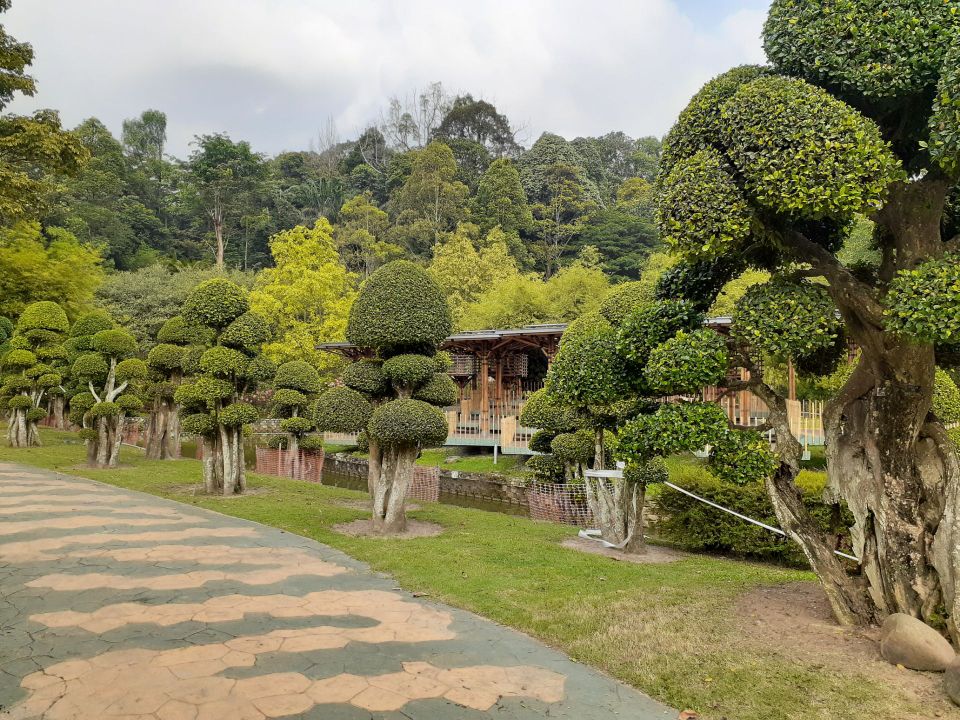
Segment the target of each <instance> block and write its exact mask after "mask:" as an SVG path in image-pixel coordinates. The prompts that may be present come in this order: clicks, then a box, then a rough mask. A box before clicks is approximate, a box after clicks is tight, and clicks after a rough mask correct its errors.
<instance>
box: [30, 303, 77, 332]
mask: <svg viewBox="0 0 960 720" xmlns="http://www.w3.org/2000/svg"><path fill="white" fill-rule="evenodd" d="M69 329H70V321H69V320H67V314H66V313H65V312H64V311H63V308H62V307H60V306H59V305H58V304H57V303H55V302H51V301H49V300H42V301H40V302H35V303H33V304H32V305H28V306H27V307H26V308H25V309H24V311H23V313H21V315H20V318H19V319H18V320H17V330H18V331H19V332H27V331H28V330H52V331H54V332H57V333H65V332H67V330H69Z"/></svg>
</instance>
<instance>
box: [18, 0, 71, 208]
mask: <svg viewBox="0 0 960 720" xmlns="http://www.w3.org/2000/svg"><path fill="white" fill-rule="evenodd" d="M10 2H11V0H0V13H4V12H6V11H7V10H9V9H10ZM32 63H33V48H32V47H30V45H29V44H28V43H24V42H18V41H17V40H16V39H14V38H13V37H11V36H10V35H8V34H7V31H6V28H5V27H4V26H2V25H0V110H3V109H4V108H6V106H7V105H8V104H9V103H10V101H11V100H13V98H14V97H15V96H16V95H17V93H22V94H24V95H28V96H33V94H34V93H35V92H36V89H37V87H36V82H35V81H34V79H33V78H32V77H31V76H30V75H28V74H27V73H26V69H27V68H28V67H29V66H30V65H31V64H32ZM86 159H87V152H86V150H85V149H84V147H83V144H82V143H81V142H80V139H79V138H77V137H76V136H75V135H74V134H73V133H69V132H64V130H63V128H62V127H61V125H60V117H59V116H58V115H57V113H56V112H54V111H53V110H38V111H37V112H35V113H34V114H33V115H30V116H24V115H13V114H6V115H2V116H0V225H12V224H13V223H16V222H18V221H20V220H35V219H38V218H39V217H40V216H41V215H42V214H43V213H44V211H45V210H46V208H47V205H48V202H49V199H50V194H51V192H52V191H53V190H55V189H56V185H57V183H56V176H57V175H73V174H76V173H77V172H79V170H80V168H82V167H83V164H84V162H85V161H86Z"/></svg>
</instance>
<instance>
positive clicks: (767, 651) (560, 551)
mask: <svg viewBox="0 0 960 720" xmlns="http://www.w3.org/2000/svg"><path fill="white" fill-rule="evenodd" d="M43 436H44V440H45V442H46V443H47V446H46V447H43V448H32V449H24V450H13V449H8V448H3V449H0V460H3V461H13V462H20V463H24V464H32V465H36V466H40V467H45V468H50V469H59V470H62V471H65V472H71V473H74V474H77V475H82V476H85V477H90V478H93V479H96V480H100V481H103V482H107V483H111V484H113V485H117V486H120V487H125V488H130V489H134V490H140V491H143V492H148V493H152V494H155V495H159V496H163V497H168V498H172V499H175V500H179V501H182V502H185V503H189V504H193V505H197V506H201V507H205V508H210V509H214V510H217V511H219V512H222V513H226V514H228V515H234V516H237V517H242V518H247V519H250V520H255V521H257V522H261V523H264V524H267V525H272V526H274V527H278V528H282V529H284V530H287V531H289V532H293V533H297V534H299V535H303V536H306V537H310V538H314V539H316V540H319V541H321V542H324V543H327V544H329V545H331V546H334V547H337V548H339V549H341V550H343V551H345V552H347V553H348V554H350V555H352V556H353V557H356V558H359V559H360V560H363V561H365V562H367V563H369V564H370V565H371V566H372V567H373V568H374V569H375V570H378V571H384V572H387V573H390V574H392V575H393V576H394V577H395V578H396V579H397V581H398V582H399V583H400V584H401V585H402V586H403V587H404V588H406V589H408V590H411V591H416V592H422V593H426V594H428V595H429V596H431V597H432V598H434V599H436V600H440V601H443V602H447V603H449V604H451V605H456V606H458V607H462V608H466V609H468V610H472V611H474V612H477V613H479V614H481V615H484V616H486V617H488V618H491V619H492V620H494V621H496V622H499V623H502V624H504V625H508V626H511V627H514V628H517V629H519V630H522V631H524V632H526V633H529V634H531V635H533V636H535V637H537V638H540V639H541V640H543V641H544V642H546V643H548V644H551V645H553V646H556V647H558V648H561V649H562V650H564V651H565V652H567V653H568V654H570V655H571V656H572V657H573V658H575V659H577V660H579V661H582V662H584V663H588V664H590V665H593V666H596V667H598V668H601V669H603V670H605V671H607V672H609V673H610V674H612V675H614V676H616V677H618V678H620V679H621V680H623V681H625V682H627V683H630V684H632V685H634V686H636V687H637V688H639V689H641V690H643V691H644V692H646V693H648V694H650V695H652V696H653V697H655V698H657V699H659V700H661V701H663V702H665V703H667V704H669V705H671V706H673V707H677V708H680V709H684V708H694V709H697V710H698V711H700V712H701V714H702V717H703V718H706V719H708V720H711V719H712V720H719V719H720V718H729V719H730V720H734V719H736V720H769V719H771V718H777V719H780V718H783V719H790V720H792V719H797V720H799V719H800V718H803V720H812V719H817V720H833V719H834V718H839V717H877V718H900V717H909V715H907V714H906V713H909V712H914V711H915V712H917V715H916V717H922V716H924V715H923V714H921V713H920V711H919V710H917V709H915V708H913V707H912V706H910V705H909V703H908V702H907V700H906V699H905V698H904V697H903V695H902V693H901V692H900V691H898V690H897V689H895V688H891V687H888V686H886V685H883V684H881V683H880V682H878V681H876V680H874V679H872V678H870V677H868V676H867V675H866V674H865V673H864V672H860V671H858V669H857V667H856V666H855V664H844V665H837V664H836V663H834V664H831V662H830V660H829V658H819V657H817V658H813V659H804V657H803V656H802V655H800V656H798V655H795V654H794V653H792V652H791V649H790V648H781V647H779V645H778V638H776V637H770V638H769V639H768V640H766V641H763V642H762V643H761V642H760V641H759V640H750V639H747V638H745V637H744V636H742V635H741V634H740V633H738V631H737V622H736V621H735V616H734V611H733V606H734V604H735V603H736V601H737V599H738V597H740V596H741V595H742V593H744V592H746V591H749V590H751V589H754V588H758V587H761V586H769V585H778V584H782V583H788V582H796V581H810V580H812V576H811V574H810V573H808V572H801V571H796V570H790V569H784V568H777V567H770V566H764V565H759V564H752V563H745V562H738V561H734V560H727V559H720V558H712V557H705V556H693V557H691V558H690V559H685V560H682V561H679V562H675V563H670V564H660V565H656V564H649V565H634V564H629V563H623V562H616V561H613V560H610V559H608V558H603V557H599V556H594V555H586V554H583V553H580V552H577V551H573V550H569V549H566V548H563V547H561V546H560V544H559V543H560V541H562V540H563V539H564V538H568V537H571V536H573V535H574V534H575V530H574V529H572V528H569V527H565V526H560V525H552V524H540V523H534V522H531V521H529V520H527V519H525V518H518V517H512V516H508V515H501V514H498V513H491V512H482V511H476V510H470V509H465V508H458V507H453V506H447V505H440V504H426V505H425V506H424V507H423V508H422V509H421V510H419V511H416V512H414V513H412V516H413V517H415V518H418V519H421V520H426V521H431V522H435V523H439V524H440V525H442V526H443V527H444V530H445V531H444V533H443V534H441V535H439V536H437V537H432V538H418V539H415V540H407V541H392V540H384V539H370V538H350V537H346V536H343V535H340V534H338V533H336V532H334V531H333V530H331V526H333V525H335V524H337V523H341V522H345V521H349V520H354V519H357V518H360V517H363V516H364V513H363V512H361V511H358V510H355V509H353V508H351V507H349V506H345V505H343V504H342V501H343V500H344V499H351V500H356V499H358V498H361V497H364V496H363V495H362V494H361V493H357V492H353V491H350V490H341V489H337V488H330V487H324V486H320V485H315V484H311V483H305V482H295V481H290V480H283V479H279V478H269V477H263V476H257V475H251V476H250V477H249V484H250V486H251V488H252V489H256V490H258V491H259V492H257V493H251V494H249V495H247V496H245V497H242V498H234V499H226V500H224V499H220V498H216V497H209V496H203V495H197V494H195V493H196V492H197V490H196V489H197V488H199V486H200V482H201V468H200V464H199V463H198V462H197V461H195V460H180V461H167V462H162V461H145V460H144V459H143V457H142V453H140V452H139V451H137V450H134V449H130V448H124V450H123V453H122V461H123V463H125V466H124V467H121V468H119V469H116V470H92V469H88V468H84V467H82V466H80V465H79V463H81V462H82V461H83V447H82V445H81V444H80V443H79V442H78V441H77V440H76V437H75V436H73V435H71V434H68V433H57V432H51V431H43ZM672 469H674V470H675V471H676V472H677V473H678V474H682V473H683V472H698V471H700V470H699V469H698V468H697V467H696V466H691V465H689V464H686V465H684V464H680V465H676V466H675V467H673V468H672ZM681 481H682V478H681ZM848 665H849V666H848ZM901 713H904V714H901Z"/></svg>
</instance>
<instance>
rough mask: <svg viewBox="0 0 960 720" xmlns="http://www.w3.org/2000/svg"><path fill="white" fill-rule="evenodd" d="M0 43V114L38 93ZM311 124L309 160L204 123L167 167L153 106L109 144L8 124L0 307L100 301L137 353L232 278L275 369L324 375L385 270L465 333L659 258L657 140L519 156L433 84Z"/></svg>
mask: <svg viewBox="0 0 960 720" xmlns="http://www.w3.org/2000/svg"><path fill="white" fill-rule="evenodd" d="M8 7H9V0H0V10H6V9H7V8H8ZM0 44H2V46H3V47H2V50H3V59H4V65H5V68H4V70H5V72H4V74H3V76H2V78H0V109H3V108H4V107H5V106H6V105H7V103H9V101H10V100H11V99H12V98H13V97H14V96H15V95H16V94H18V93H23V94H26V95H33V94H34V93H35V92H36V83H35V81H34V79H33V78H32V77H31V75H30V74H29V66H30V64H31V63H32V60H33V50H32V48H31V46H30V45H29V44H28V43H24V42H19V41H18V40H16V39H14V38H12V37H10V36H9V35H7V34H6V32H5V31H2V30H0ZM133 114H134V113H131V115H133ZM317 124H318V128H319V130H318V133H317V137H316V138H315V139H314V141H313V142H311V143H310V146H309V147H308V148H307V149H299V150H290V151H285V152H281V153H279V154H278V155H276V156H273V157H268V156H267V155H265V154H263V153H260V152H257V150H256V148H254V147H251V145H250V143H249V142H246V141H244V140H242V139H234V138H231V137H229V136H228V135H227V134H226V133H220V132H215V130H216V129H215V128H211V132H210V133H209V134H203V135H198V136H196V137H195V138H194V140H193V142H192V143H191V146H190V147H191V150H190V152H189V154H188V156H187V157H182V158H178V157H174V156H172V155H171V154H170V153H169V152H168V148H167V130H166V128H167V115H166V113H165V112H163V111H162V110H154V109H150V110H145V111H143V112H140V113H139V114H137V115H135V116H134V117H131V118H129V119H127V120H126V121H124V122H123V125H122V129H121V132H120V133H119V137H118V136H116V135H114V133H112V132H111V130H110V129H109V128H108V127H107V126H106V125H105V124H104V123H103V122H101V121H100V120H98V119H97V118H95V117H91V118H89V119H87V120H84V121H83V122H81V123H80V124H79V125H77V126H76V127H74V128H64V127H62V126H61V121H60V119H59V116H58V114H57V112H56V111H54V110H43V111H39V112H37V113H34V114H33V115H30V116H18V115H14V114H10V113H7V114H6V115H4V116H3V118H2V121H0V125H2V127H0V145H2V147H0V153H2V158H3V162H2V168H0V172H2V173H3V177H2V178H0V179H2V180H3V181H4V182H3V184H4V186H5V188H6V191H5V192H4V197H2V198H0V315H3V316H7V317H16V316H17V315H19V313H20V312H21V311H22V310H23V308H24V307H26V306H27V305H28V304H29V303H31V302H35V301H37V300H52V301H55V302H57V303H59V304H60V305H61V306H62V307H63V308H64V309H65V310H66V312H67V314H68V315H69V316H70V318H71V319H73V318H75V317H77V316H79V314H80V313H82V312H83V311H86V310H89V309H90V308H91V307H93V306H101V307H105V308H106V309H108V310H109V311H110V312H112V313H113V315H114V316H116V317H117V318H119V319H120V320H121V322H123V323H124V324H125V325H127V326H128V327H129V328H130V329H131V330H132V331H133V332H134V333H135V334H136V336H137V338H138V340H139V341H140V342H141V343H143V344H144V347H146V348H149V346H150V345H151V344H152V343H153V342H154V339H155V335H156V332H157V331H158V329H159V328H160V326H161V325H162V324H163V322H164V321H165V320H166V319H167V318H169V317H171V316H172V315H174V314H175V313H176V312H177V309H178V308H179V306H180V304H181V303H182V302H183V299H184V297H185V296H186V294H187V293H188V292H189V290H190V289H191V288H193V287H194V286H196V285H197V284H198V283H199V282H201V281H202V280H204V279H206V278H208V277H210V276H211V275H214V274H219V273H227V274H228V275H229V276H230V277H231V278H232V279H233V280H235V281H237V282H239V283H240V284H241V285H243V286H245V287H247V288H248V289H250V290H251V292H252V295H251V302H252V304H253V306H254V307H255V308H256V309H257V311H258V312H260V313H261V314H262V315H264V316H265V317H266V318H268V319H269V320H270V321H271V323H272V324H273V330H274V336H275V338H276V341H275V342H274V343H273V345H272V348H271V354H272V355H274V356H275V359H277V360H284V359H290V358H298V359H302V358H306V359H308V360H310V361H311V362H313V363H314V364H315V365H317V366H318V367H321V366H322V365H323V360H322V358H320V357H318V356H317V355H316V353H314V351H313V345H314V344H315V343H316V342H317V341H319V340H326V339H338V338H340V337H342V333H343V330H344V323H345V319H346V314H347V311H348V310H349V306H350V304H351V302H352V300H353V298H354V296H355V294H356V292H357V290H358V288H359V287H360V285H361V284H362V282H363V280H364V279H365V278H366V277H368V276H369V275H370V274H371V273H372V272H373V271H375V270H376V269H377V268H378V267H379V266H381V265H383V264H384V263H386V262H389V261H390V260H394V259H400V258H405V259H410V260H413V261H415V262H417V263H418V264H421V265H422V266H424V267H426V268H427V269H428V271H429V272H430V273H431V274H432V275H433V276H434V277H435V278H436V279H437V280H438V281H439V283H440V284H441V286H442V287H443V289H444V291H445V292H446V293H447V297H448V300H449V302H450V304H451V307H452V309H453V312H454V319H455V323H456V326H457V327H459V328H461V329H469V328H480V327H490V326H504V325H519V324H526V323H535V322H552V321H569V320H572V319H574V318H576V317H577V316H579V315H580V314H581V313H582V312H584V311H585V310H587V309H590V308H592V307H594V306H595V305H596V304H597V303H598V302H599V301H600V299H601V298H602V296H603V295H604V293H605V291H606V290H607V289H608V286H610V285H612V284H614V283H618V282H622V281H626V280H636V279H638V278H639V277H640V276H641V274H642V272H643V269H644V268H645V267H646V266H647V265H648V258H649V256H650V255H651V253H652V252H655V250H656V249H657V246H658V237H657V232H656V229H655V227H654V223H653V205H652V198H651V189H652V181H653V180H654V177H655V175H656V172H657V166H658V162H659V155H660V141H659V140H658V139H657V138H653V137H645V138H639V139H634V138H632V137H630V136H629V135H627V134H625V133H623V132H610V133H607V134H606V135H603V136H600V137H577V138H574V139H572V140H567V139H565V138H562V137H560V136H559V135H556V134H552V133H549V132H547V133H543V134H542V135H540V137H539V138H537V139H536V140H535V141H534V142H532V143H530V144H529V147H524V144H523V142H521V140H520V139H519V138H520V137H521V136H522V135H523V134H524V133H523V132H518V128H517V127H516V126H515V125H513V124H512V123H511V121H510V119H508V118H507V117H506V116H504V115H503V114H502V113H500V112H499V111H498V110H497V108H496V107H495V106H494V105H493V104H491V103H490V102H487V101H486V100H483V99H478V98H475V97H473V96H472V95H470V94H456V95H454V94H452V93H449V92H448V91H447V90H446V89H445V88H444V87H443V86H442V85H441V84H440V83H433V84H431V85H429V86H428V87H427V88H424V89H420V90H417V91H414V92H411V93H409V94H408V95H406V96H403V97H393V98H384V103H383V110H382V112H381V113H380V115H379V117H377V118H375V119H372V120H371V122H370V123H369V127H367V129H366V130H364V131H363V132H362V133H360V134H359V137H355V138H350V139H342V138H340V137H339V135H338V133H337V130H336V128H335V127H334V126H333V125H332V123H331V122H329V121H328V122H324V121H323V120H322V119H320V118H318V121H317ZM654 265H656V263H654Z"/></svg>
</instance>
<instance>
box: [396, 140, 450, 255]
mask: <svg viewBox="0 0 960 720" xmlns="http://www.w3.org/2000/svg"><path fill="white" fill-rule="evenodd" d="M456 174H457V163H456V161H455V160H454V158H453V152H452V151H451V150H450V148H449V147H447V146H446V145H444V144H443V143H440V142H432V143H430V144H429V145H427V147H425V148H423V149H422V150H417V151H415V152H413V153H411V162H410V174H409V175H408V176H407V178H406V180H405V181H404V183H403V185H402V186H401V187H399V188H398V189H397V190H396V192H394V194H393V196H392V197H391V200H390V203H391V206H392V208H393V213H394V216H395V217H396V227H395V229H394V230H395V235H396V237H397V238H398V239H399V240H401V241H402V242H403V244H404V245H405V246H406V247H407V249H408V250H409V251H410V252H411V253H412V254H414V255H418V256H421V257H423V256H426V255H428V254H429V250H430V248H431V247H432V246H433V244H434V243H435V242H436V241H437V239H438V238H439V234H440V233H442V232H446V231H449V230H453V228H454V227H456V224H457V223H458V222H459V221H460V220H462V219H464V216H465V214H466V212H467V208H466V200H467V196H468V194H469V191H468V189H467V186H466V185H464V184H463V183H462V182H460V181H458V180H457V179H456Z"/></svg>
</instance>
